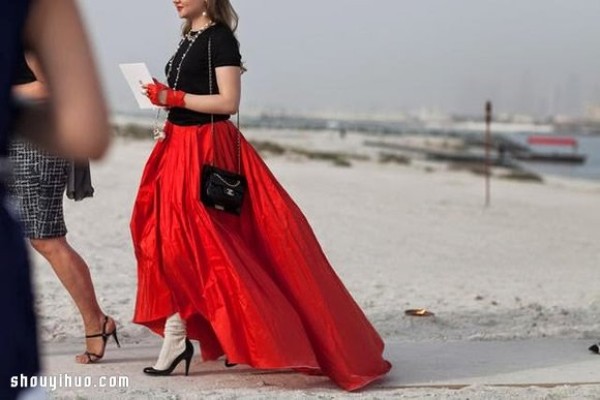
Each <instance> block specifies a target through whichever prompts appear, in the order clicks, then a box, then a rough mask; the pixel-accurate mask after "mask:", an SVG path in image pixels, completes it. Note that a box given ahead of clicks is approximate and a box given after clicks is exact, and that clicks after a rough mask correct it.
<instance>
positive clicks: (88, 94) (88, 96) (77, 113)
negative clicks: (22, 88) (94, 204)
mask: <svg viewBox="0 0 600 400" xmlns="http://www.w3.org/2000/svg"><path fill="white" fill-rule="evenodd" d="M26 41H27V43H28V44H29V45H30V47H31V48H32V50H33V52H34V53H35V54H36V55H37V56H38V58H39V60H40V64H41V67H42V69H43V71H44V72H45V75H46V81H47V86H48V91H49V94H50V95H49V98H50V110H49V114H50V116H51V117H52V118H51V120H52V121H51V123H50V128H54V129H48V128H49V126H48V121H46V129H45V130H43V131H40V130H39V129H35V127H31V128H32V129H31V132H30V131H29V129H22V132H23V133H24V134H30V135H31V136H32V138H33V139H36V141H38V142H39V143H41V144H42V145H46V147H51V148H53V149H56V150H57V151H59V152H60V153H61V154H64V155H66V156H71V157H75V158H87V157H89V158H92V159H97V158H100V157H101V156H102V155H103V154H104V152H105V151H106V149H107V147H108V144H109V140H110V132H111V131H110V126H109V123H108V117H107V110H106V106H105V103H104V98H103V95H102V91H101V89H100V82H99V79H98V77H97V73H96V68H95V66H94V62H93V59H92V54H91V50H90V46H89V44H88V41H87V37H86V34H85V30H84V27H83V24H82V20H81V17H80V15H79V12H78V10H77V6H76V4H75V2H74V0H35V1H34V2H33V4H32V7H31V10H30V14H29V18H28V21H27V26H26ZM38 111H39V110H38ZM40 112H41V111H40ZM25 120H26V121H31V118H29V119H27V118H25ZM34 122H35V121H34ZM38 128H41V127H38ZM48 131H50V132H51V133H52V135H48ZM44 136H46V137H47V136H51V137H50V138H49V139H46V140H45V138H44Z"/></svg>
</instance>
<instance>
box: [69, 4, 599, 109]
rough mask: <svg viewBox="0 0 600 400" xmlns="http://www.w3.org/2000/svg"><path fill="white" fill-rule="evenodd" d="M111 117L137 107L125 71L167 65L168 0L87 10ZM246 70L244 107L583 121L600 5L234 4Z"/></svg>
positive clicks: (595, 95) (175, 23)
mask: <svg viewBox="0 0 600 400" xmlns="http://www.w3.org/2000/svg"><path fill="white" fill-rule="evenodd" d="M80 3H81V5H82V8H83V11H84V14H85V16H86V18H87V20H88V24H89V29H90V32H91V35H92V39H93V42H94V44H95V46H96V54H97V58H98V62H99V64H100V66H101V73H102V76H103V79H104V82H105V84H106V91H107V93H108V95H109V99H110V101H111V105H112V108H113V110H118V111H127V110H133V109H135V108H136V105H135V102H134V100H133V97H132V96H131V95H130V93H129V89H128V88H127V87H126V84H125V81H124V79H123V78H122V76H121V74H120V72H119V69H118V66H117V65H118V64H119V63H123V62H142V61H143V62H146V63H147V64H148V65H149V67H150V69H151V71H152V73H153V74H154V75H156V76H157V77H159V78H163V77H164V73H163V67H164V64H165V62H166V60H167V59H168V58H169V56H170V55H171V54H172V52H173V51H174V50H175V48H176V46H177V42H178V33H179V27H180V21H179V19H178V18H177V15H176V13H175V10H174V7H173V5H172V3H171V1H169V0H152V1H148V0H127V1H123V0H80ZM233 4H234V6H235V7H236V9H237V11H238V13H239V14H240V28H239V30H238V38H239V40H240V42H241V45H242V47H241V49H242V56H243V59H244V61H245V62H246V65H247V67H248V69H249V71H248V73H247V74H245V75H244V77H243V85H244V86H243V104H242V107H243V109H246V110H249V111H257V110H274V111H287V112H291V113H293V112H337V111H340V112H346V113H354V112H357V113H359V112H360V113H365V112H376V113H392V114H393V113H397V112H403V111H411V110H418V109H420V108H422V107H426V108H431V109H439V110H443V111H448V112H454V113H463V114H475V113H479V110H480V109H481V107H482V104H483V102H484V101H485V100H486V99H487V98H490V99H492V100H493V101H494V103H495V105H496V109H497V110H499V111H506V112H525V113H536V114H539V115H545V114H551V113H560V112H562V113H576V112H580V111H582V110H583V109H584V106H585V105H586V104H588V103H590V102H596V103H600V1H598V0H418V1H415V0H410V1H408V0H372V1H365V0H335V1H334V0H302V1H288V0H233Z"/></svg>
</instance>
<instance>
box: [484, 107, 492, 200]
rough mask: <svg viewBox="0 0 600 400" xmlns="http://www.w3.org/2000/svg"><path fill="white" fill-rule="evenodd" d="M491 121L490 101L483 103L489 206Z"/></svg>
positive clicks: (489, 198)
mask: <svg viewBox="0 0 600 400" xmlns="http://www.w3.org/2000/svg"><path fill="white" fill-rule="evenodd" d="M491 123H492V102H491V101H487V102H486V103H485V206H486V207H489V206H490V202H491V194H490V176H491V160H490V152H491V151H490V150H491V147H492V135H491V132H490V125H491Z"/></svg>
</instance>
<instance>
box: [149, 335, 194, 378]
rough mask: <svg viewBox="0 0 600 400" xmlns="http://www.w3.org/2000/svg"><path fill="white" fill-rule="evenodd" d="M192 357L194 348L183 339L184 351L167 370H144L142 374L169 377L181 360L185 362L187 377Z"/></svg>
mask: <svg viewBox="0 0 600 400" xmlns="http://www.w3.org/2000/svg"><path fill="white" fill-rule="evenodd" d="M193 355H194V346H192V342H190V341H189V340H188V339H185V350H184V351H183V353H181V354H180V355H178V356H177V358H176V359H174V360H173V362H172V363H171V365H170V366H169V368H167V369H154V367H147V368H144V373H145V374H148V375H154V376H165V375H171V372H173V370H174V369H175V368H176V367H177V366H178V365H179V363H180V362H181V361H182V360H185V375H186V376H187V375H188V373H189V371H190V362H191V361H192V356H193Z"/></svg>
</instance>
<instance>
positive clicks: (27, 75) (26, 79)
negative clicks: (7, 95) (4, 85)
mask: <svg viewBox="0 0 600 400" xmlns="http://www.w3.org/2000/svg"><path fill="white" fill-rule="evenodd" d="M36 80H37V79H36V77H35V75H34V73H33V71H32V70H31V68H29V65H27V60H26V59H25V55H24V54H21V55H20V56H19V61H18V69H17V76H16V77H15V80H14V82H13V84H14V85H24V84H26V83H31V82H35V81H36Z"/></svg>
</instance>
